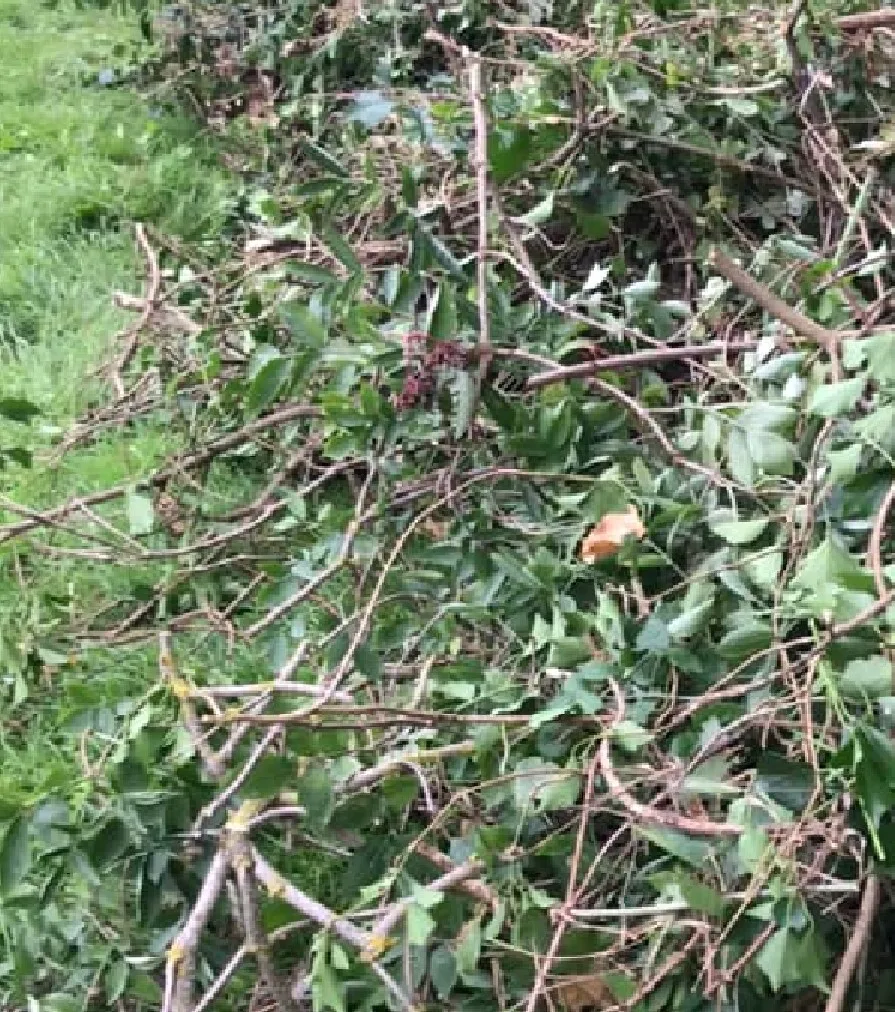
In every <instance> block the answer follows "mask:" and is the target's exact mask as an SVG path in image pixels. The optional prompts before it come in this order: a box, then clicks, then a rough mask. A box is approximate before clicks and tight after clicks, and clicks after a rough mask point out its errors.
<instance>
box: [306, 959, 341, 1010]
mask: <svg viewBox="0 0 895 1012" xmlns="http://www.w3.org/2000/svg"><path fill="white" fill-rule="evenodd" d="M311 993H312V995H313V998H314V1012H323V1010H325V1009H332V1010H333V1012H345V989H344V987H343V986H342V985H341V984H340V983H339V980H338V978H337V977H336V975H335V972H334V971H333V968H332V966H330V964H329V963H328V962H326V960H325V958H324V957H323V956H322V955H321V956H318V957H317V958H316V959H315V960H314V965H313V968H312V970H311Z"/></svg>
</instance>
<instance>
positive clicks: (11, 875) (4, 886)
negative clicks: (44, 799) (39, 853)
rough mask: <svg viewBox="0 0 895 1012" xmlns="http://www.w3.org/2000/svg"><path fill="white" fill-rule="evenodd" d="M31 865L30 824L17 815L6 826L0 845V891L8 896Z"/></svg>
mask: <svg viewBox="0 0 895 1012" xmlns="http://www.w3.org/2000/svg"><path fill="white" fill-rule="evenodd" d="M30 867H31V840H30V824H29V822H28V820H27V819H26V818H25V817H24V816H21V815H20V816H19V817H18V818H17V819H13V821H12V822H11V823H10V824H9V825H8V826H7V828H6V834H5V835H4V837H3V844H2V846H0V892H2V893H3V895H5V896H8V895H9V894H10V893H11V892H12V891H13V889H15V888H16V886H18V885H20V884H21V882H22V880H23V879H24V878H25V876H26V875H27V874H28V869H29V868H30Z"/></svg>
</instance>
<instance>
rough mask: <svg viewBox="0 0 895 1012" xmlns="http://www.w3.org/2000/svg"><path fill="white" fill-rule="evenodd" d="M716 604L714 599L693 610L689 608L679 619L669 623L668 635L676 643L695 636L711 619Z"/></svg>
mask: <svg viewBox="0 0 895 1012" xmlns="http://www.w3.org/2000/svg"><path fill="white" fill-rule="evenodd" d="M714 605H715V602H714V600H713V599H709V600H708V601H703V602H702V603H701V604H697V605H696V606H695V607H693V608H687V609H686V610H685V611H683V612H681V614H680V615H678V617H677V618H675V619H673V620H672V621H671V622H669V623H668V635H669V636H670V637H671V638H672V639H673V640H675V641H676V642H681V641H683V640H687V639H689V638H690V637H691V636H695V635H696V633H697V632H699V630H700V629H702V628H703V626H704V625H705V624H706V623H707V622H708V620H709V618H710V617H711V613H712V609H713V608H714Z"/></svg>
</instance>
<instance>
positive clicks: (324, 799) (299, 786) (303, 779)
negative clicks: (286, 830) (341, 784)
mask: <svg viewBox="0 0 895 1012" xmlns="http://www.w3.org/2000/svg"><path fill="white" fill-rule="evenodd" d="M330 776H331V774H330V771H329V770H328V769H326V768H325V767H324V766H323V765H313V766H311V767H310V768H309V769H308V770H307V771H306V772H305V773H303V774H302V775H301V776H300V777H299V778H298V779H297V780H296V781H295V789H296V791H297V792H298V800H299V801H300V802H301V804H302V805H303V806H304V808H305V811H306V812H307V819H308V823H309V824H310V825H311V826H312V827H315V828H317V829H319V828H321V827H322V826H323V825H325V823H326V821H327V819H328V818H329V815H330V812H331V811H332V806H333V789H332V782H331V780H330Z"/></svg>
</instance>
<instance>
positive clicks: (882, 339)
mask: <svg viewBox="0 0 895 1012" xmlns="http://www.w3.org/2000/svg"><path fill="white" fill-rule="evenodd" d="M864 345H865V349H866V352H867V365H868V372H869V373H870V375H871V376H872V377H873V379H874V381H875V382H877V383H893V382H895V333H890V334H882V333H881V334H874V335H873V337H871V338H868V339H867V341H865V342H864Z"/></svg>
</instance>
